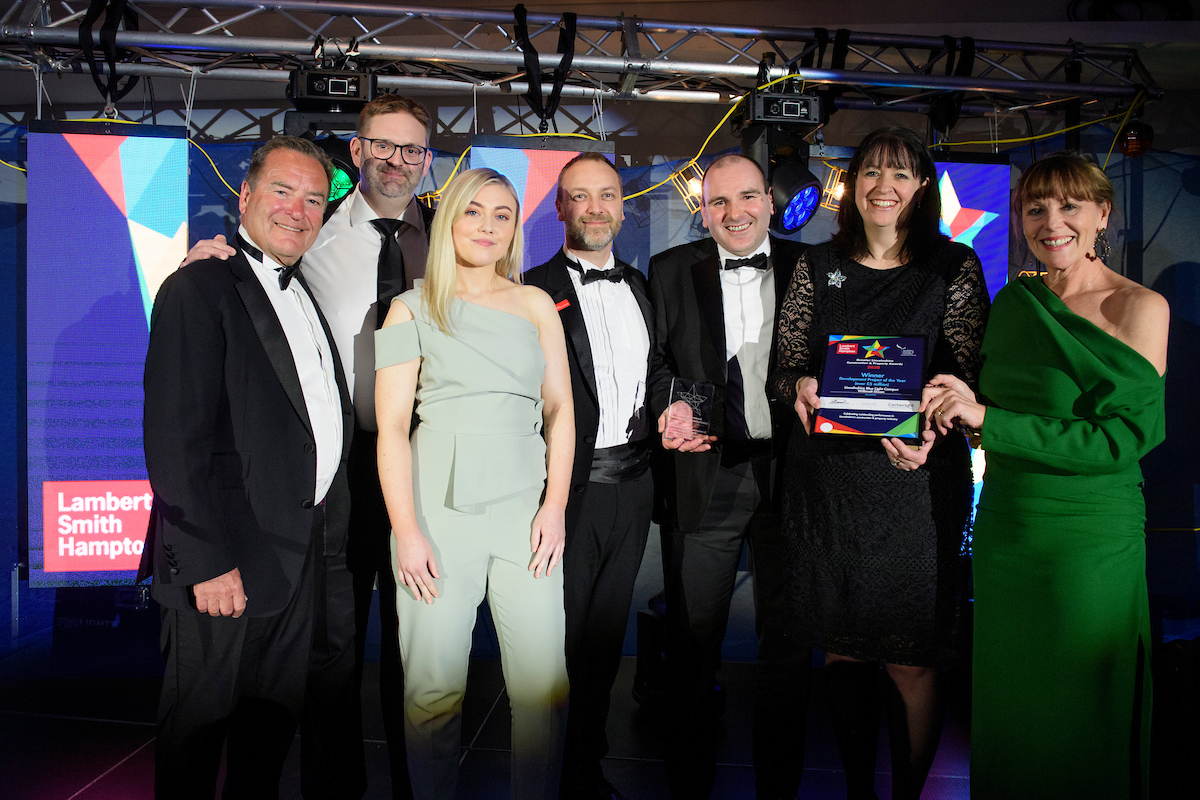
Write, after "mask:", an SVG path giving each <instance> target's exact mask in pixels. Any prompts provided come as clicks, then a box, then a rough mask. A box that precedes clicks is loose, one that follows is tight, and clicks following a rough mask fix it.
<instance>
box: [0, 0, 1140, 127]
mask: <svg viewBox="0 0 1200 800" xmlns="http://www.w3.org/2000/svg"><path fill="white" fill-rule="evenodd" d="M3 2H4V0H0V8H3V5H2V4H3ZM97 4H99V10H107V11H108V12H109V13H110V14H115V15H116V17H114V19H115V18H117V17H120V18H122V22H121V23H120V24H119V25H118V24H117V23H115V22H113V23H112V24H111V25H106V26H105V27H106V28H109V27H111V28H112V30H111V31H109V32H108V35H109V38H108V41H107V44H108V52H111V55H112V62H111V63H112V67H110V66H109V64H108V63H105V59H103V58H95V59H89V58H87V57H86V56H85V53H84V48H82V47H81V46H80V43H81V36H80V24H81V22H83V21H84V19H85V17H87V16H92V17H95V16H96V14H97V10H96V9H97ZM87 5H88V4H87V3H86V2H80V3H75V2H51V1H50V0H16V1H15V2H13V3H12V4H11V5H10V6H8V7H7V10H5V11H2V12H0V69H16V70H30V71H37V72H42V73H50V72H89V71H91V72H95V73H104V74H107V73H109V72H110V70H112V69H115V71H116V73H117V75H118V76H125V77H127V78H131V77H134V76H146V77H160V76H167V77H179V76H181V75H184V76H198V77H199V78H201V79H206V78H211V79H228V80H241V81H260V82H261V81H276V82H279V83H281V84H283V83H287V82H288V81H289V78H290V76H291V73H292V71H293V70H296V69H298V68H301V67H312V66H335V67H341V68H347V67H348V68H352V69H358V70H361V71H365V72H369V73H371V74H372V75H374V76H375V78H376V80H377V83H378V86H379V87H380V89H381V90H392V91H399V92H411V93H417V94H451V93H467V94H470V93H475V94H483V95H487V94H495V95H503V94H511V95H521V94H526V93H528V92H530V90H531V84H532V88H534V89H537V88H538V87H539V85H540V84H545V85H547V86H550V85H552V84H553V85H558V86H559V89H558V90H559V93H560V95H561V96H562V97H563V98H575V99H583V100H593V101H594V100H597V99H599V100H601V101H612V100H634V101H657V102H673V103H709V104H726V105H727V104H729V103H731V102H733V101H736V100H737V99H739V98H741V97H742V96H743V95H745V94H746V93H747V92H748V91H749V90H751V89H752V88H754V87H755V86H756V85H758V82H759V81H760V79H761V76H762V74H764V71H765V74H766V76H767V79H768V80H775V79H778V78H782V77H784V76H787V75H794V77H795V79H796V80H799V81H801V82H802V83H803V85H804V86H805V87H807V88H808V90H809V91H813V90H816V91H822V92H824V93H825V103H826V104H827V105H829V107H830V108H832V109H855V110H898V111H915V112H918V113H924V114H931V115H932V114H937V113H940V112H939V108H940V109H941V112H945V111H946V110H947V109H946V105H947V103H949V104H950V105H951V106H952V108H950V109H949V111H950V116H951V118H955V119H956V118H957V117H958V116H959V115H961V116H964V117H967V116H991V115H998V114H1006V113H1011V112H1020V111H1023V112H1026V113H1032V114H1052V115H1054V116H1059V115H1066V116H1067V117H1068V119H1070V118H1071V117H1073V116H1075V117H1078V115H1079V114H1080V113H1082V115H1083V117H1084V118H1097V117H1101V116H1105V115H1109V114H1111V113H1113V112H1114V111H1115V110H1118V109H1121V108H1128V107H1129V105H1130V103H1132V102H1133V101H1134V100H1135V99H1136V98H1139V97H1142V98H1144V99H1154V98H1158V97H1161V96H1162V94H1163V91H1162V89H1161V88H1160V87H1159V86H1158V85H1157V84H1156V83H1155V82H1154V79H1153V78H1152V77H1151V76H1150V74H1149V73H1148V72H1147V70H1146V69H1145V67H1144V65H1143V64H1142V62H1141V60H1140V58H1139V57H1138V53H1137V51H1136V50H1135V49H1133V48H1128V47H1112V46H1108V47H1092V46H1087V45H1083V44H1080V43H1068V44H1062V45H1053V44H1043V43H1028V42H1000V41H990V40H981V39H971V38H969V37H964V38H953V37H948V36H947V37H942V36H900V35H892V34H873V33H862V32H857V31H849V30H844V29H843V30H836V31H835V30H825V29H821V28H789V27H767V28H757V27H745V26H728V25H696V24H687V23H680V22H667V21H656V20H646V19H639V18H637V17H628V16H617V17H585V16H574V15H571V14H563V15H561V16H556V15H548V14H528V15H524V14H522V15H521V16H523V17H524V22H525V25H526V26H527V27H526V28H525V29H524V30H521V29H520V26H519V25H518V21H517V20H516V19H515V17H514V14H511V13H507V12H498V11H480V10H471V9H453V8H431V7H420V6H400V5H376V4H368V3H351V2H325V1H324V0H321V1H320V2H317V1H316V0H273V2H271V3H269V4H263V3H259V2H254V1H253V0H206V2H202V3H200V4H196V3H195V0H154V2H134V0H127V2H124V3H122V2H121V0H95V2H94V3H93V4H92V10H91V14H90V15H89V8H88V7H87ZM131 20H132V22H131ZM88 27H89V29H90V25H89V26H88ZM571 29H573V36H572V37H570V44H571V45H573V47H569V48H568V49H571V50H573V53H572V55H571V58H570V60H569V68H566V69H564V68H562V67H563V64H564V56H563V55H560V53H562V52H563V44H562V39H564V38H565V36H564V31H569V30H571ZM521 33H525V34H526V35H527V39H526V38H523V37H522V36H521V35H520V34H521ZM104 36H105V32H104V31H103V30H96V31H93V32H92V33H91V38H92V40H93V42H94V45H95V49H96V50H97V52H99V50H100V48H101V46H102V45H103V44H104ZM522 41H528V42H529V43H530V45H531V46H532V49H535V50H536V51H537V55H536V56H533V57H531V56H532V54H530V53H529V52H528V50H529V49H530V48H528V47H527V48H525V51H524V52H523V50H522V47H521V44H520V43H521V42H522ZM556 50H557V51H558V52H556ZM93 65H94V66H93ZM534 65H536V67H540V72H541V75H540V78H539V81H537V82H531V81H530V80H529V77H528V76H529V74H530V72H531V71H532V70H533V69H534ZM556 69H557V71H558V75H557V76H554V75H552V73H553V72H554V71H555V70H556ZM555 77H557V78H559V80H557V81H555ZM112 83H113V81H111V80H110V81H109V84H110V85H111V84H112ZM98 85H99V82H98ZM280 91H281V93H282V91H283V89H282V87H281V90H280ZM935 122H936V121H935ZM951 124H952V123H951Z"/></svg>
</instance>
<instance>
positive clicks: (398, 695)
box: [185, 94, 433, 800]
mask: <svg viewBox="0 0 1200 800" xmlns="http://www.w3.org/2000/svg"><path fill="white" fill-rule="evenodd" d="M431 121H432V120H431V117H430V114H429V110H428V109H426V108H425V106H423V105H422V104H421V103H419V102H418V101H416V100H413V99H411V98H408V97H401V96H399V95H395V94H383V95H379V96H377V97H376V98H375V99H374V100H372V101H371V102H370V103H368V104H367V105H366V106H365V107H364V108H363V110H362V111H361V112H360V113H359V116H358V132H357V135H356V136H355V137H354V138H353V139H351V140H350V155H351V157H352V158H353V160H354V164H355V166H356V167H358V168H359V172H360V179H359V182H358V185H357V186H356V187H355V188H354V190H353V191H352V192H350V193H349V194H348V195H346V197H345V198H343V199H342V200H341V202H340V203H338V204H337V207H336V208H333V207H332V204H331V207H330V208H329V209H327V211H326V217H327V220H326V222H325V225H324V227H323V228H322V229H321V233H320V235H319V236H318V237H317V240H316V243H315V244H314V245H313V247H312V249H311V250H310V251H309V252H308V254H307V255H306V256H305V259H304V263H305V267H304V274H305V279H306V280H307V281H308V283H309V285H310V286H311V288H312V293H313V296H314V297H316V299H317V302H318V304H319V305H320V307H321V310H322V312H324V313H325V315H326V316H327V318H328V320H329V327H330V330H331V331H332V333H333V339H334V342H335V344H336V345H337V348H338V351H339V352H340V353H341V356H342V363H343V368H344V370H345V374H346V378H347V383H348V384H349V388H350V394H351V397H352V399H353V402H354V416H355V426H356V427H355V431H354V443H353V445H352V447H351V450H350V465H349V479H350V493H351V496H352V498H353V504H352V510H351V516H350V541H349V544H348V546H347V561H348V567H349V569H350V573H351V574H352V575H353V577H354V585H353V602H354V607H355V620H356V625H357V631H358V632H357V636H356V641H355V650H354V652H353V653H352V654H350V653H347V654H345V655H346V658H345V659H344V663H332V662H330V663H328V664H327V668H326V669H325V670H323V671H322V672H321V673H320V674H319V675H318V676H316V677H315V678H314V685H313V686H311V687H310V697H309V701H308V707H307V708H306V709H305V714H304V719H303V722H302V733H301V761H300V765H301V791H302V794H303V795H304V797H306V798H308V799H309V800H318V798H328V797H346V798H358V797H362V796H363V794H364V793H365V792H366V788H367V776H366V762H365V760H364V756H363V746H362V719H361V712H360V705H359V696H360V688H361V682H362V674H363V661H364V657H365V648H366V636H367V625H368V622H369V621H370V614H371V601H372V595H373V593H374V590H375V588H376V586H378V589H379V618H380V628H381V631H382V636H381V640H380V647H379V699H380V705H381V707H382V708H381V710H382V712H383V729H384V736H385V737H386V739H387V742H388V759H389V766H390V767H391V777H392V797H393V798H394V800H411V798H412V786H411V784H410V782H409V776H408V762H407V756H406V753H405V747H404V669H403V667H402V665H401V662H400V640H399V638H398V636H397V622H396V580H395V578H394V577H393V575H392V565H391V553H390V550H389V547H388V545H389V542H390V540H391V530H392V526H391V522H390V521H389V520H388V513H387V508H386V507H385V506H384V503H383V492H382V490H381V489H380V488H379V469H378V467H377V465H376V460H375V446H376V440H377V438H378V434H377V427H376V424H375V329H376V328H378V327H379V326H380V325H381V324H382V323H383V318H384V316H386V315H387V310H388V308H389V307H390V304H391V300H392V298H393V297H395V296H396V295H398V294H400V293H401V292H403V291H404V290H405V289H411V288H413V285H414V283H415V282H416V281H419V280H420V279H421V278H423V277H424V275H425V257H426V255H427V253H428V248H429V226H430V224H431V222H432V217H433V211H432V209H430V208H428V207H427V206H425V205H423V204H421V203H420V202H419V201H418V200H417V199H416V197H415V196H414V192H415V191H416V188H417V184H419V183H420V182H421V179H422V178H423V177H424V176H425V174H426V173H427V172H428V171H429V165H430V163H432V160H433V153H432V151H431V150H430V149H429V128H430V124H431ZM233 253H234V250H233V248H231V247H229V246H228V245H227V244H225V239H224V237H223V236H217V237H216V238H215V239H207V240H203V241H200V242H197V243H196V245H195V246H194V247H193V248H192V249H191V251H190V252H189V253H188V256H187V261H193V260H196V259H198V258H205V257H210V256H211V257H215V258H222V259H224V258H228V257H229V256H230V255H232V254H233ZM185 263H186V262H185Z"/></svg>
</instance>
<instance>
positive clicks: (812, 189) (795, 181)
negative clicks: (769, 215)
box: [771, 161, 821, 233]
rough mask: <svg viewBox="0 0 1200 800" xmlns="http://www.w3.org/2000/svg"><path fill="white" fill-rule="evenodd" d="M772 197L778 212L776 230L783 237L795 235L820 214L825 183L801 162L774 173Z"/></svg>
mask: <svg viewBox="0 0 1200 800" xmlns="http://www.w3.org/2000/svg"><path fill="white" fill-rule="evenodd" d="M771 194H772V196H773V197H774V199H775V208H776V211H777V214H776V219H775V221H774V223H773V227H774V228H775V229H776V230H777V231H778V232H779V233H795V232H796V231H798V230H800V229H801V228H802V227H804V224H805V223H806V222H808V221H809V220H810V219H812V215H813V212H814V211H816V210H817V203H818V201H819V200H820V199H821V182H820V181H819V180H817V178H816V176H815V175H813V174H812V173H811V172H809V170H808V167H806V166H804V164H802V163H801V162H800V161H788V162H785V163H783V164H781V165H779V166H778V167H776V168H775V169H774V170H773V171H772V174H771Z"/></svg>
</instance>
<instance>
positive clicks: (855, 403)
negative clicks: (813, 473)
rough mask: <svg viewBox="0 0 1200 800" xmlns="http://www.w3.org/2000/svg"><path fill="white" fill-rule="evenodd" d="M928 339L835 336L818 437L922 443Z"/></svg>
mask: <svg viewBox="0 0 1200 800" xmlns="http://www.w3.org/2000/svg"><path fill="white" fill-rule="evenodd" d="M924 349H925V339H924V338H923V337H920V336H838V335H831V336H830V337H829V342H828V344H827V347H826V351H825V369H824V370H823V372H822V374H821V385H820V389H819V394H820V397H821V407H820V408H819V409H817V413H816V417H815V419H814V420H813V433H830V434H847V435H851V436H889V437H890V436H895V437H897V438H899V439H910V440H913V441H920V439H921V428H922V425H921V415H920V414H919V413H917V409H918V408H919V407H920V405H921V390H922V389H923V388H924V380H923V378H924V375H923V373H924V363H925V362H924V361H923V357H924Z"/></svg>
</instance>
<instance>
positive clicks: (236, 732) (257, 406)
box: [142, 136, 354, 800]
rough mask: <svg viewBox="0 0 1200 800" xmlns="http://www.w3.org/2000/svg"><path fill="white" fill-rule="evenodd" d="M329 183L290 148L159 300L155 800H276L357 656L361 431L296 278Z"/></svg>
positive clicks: (152, 384)
mask: <svg viewBox="0 0 1200 800" xmlns="http://www.w3.org/2000/svg"><path fill="white" fill-rule="evenodd" d="M331 171H332V165H331V164H330V162H329V159H328V158H327V157H326V156H325V155H324V154H323V153H321V151H320V150H318V149H317V148H316V147H315V146H314V145H313V144H312V143H311V142H307V141H305V140H302V139H296V138H293V137H286V136H285V137H278V138H276V139H273V140H271V141H270V142H268V143H267V144H266V145H264V146H263V147H262V148H260V149H259V150H258V151H257V152H256V153H255V154H254V156H253V158H252V159H251V162H250V169H249V172H248V173H247V175H246V180H245V181H244V182H243V183H242V187H241V194H240V198H239V202H238V207H239V210H240V212H241V229H240V231H239V237H238V245H239V246H238V249H237V251H236V252H235V254H234V255H233V256H232V257H231V258H229V259H228V260H227V261H222V260H219V259H211V258H210V259H205V260H202V261H199V262H197V263H194V264H190V265H188V266H186V267H184V268H182V269H180V270H179V271H178V272H176V273H175V274H173V275H171V276H169V277H168V278H167V279H166V281H164V282H163V285H162V288H161V289H160V290H159V293H158V297H157V299H156V301H155V305H154V312H153V315H152V317H151V324H150V345H149V349H148V352H147V355H146V372H145V392H146V399H145V411H144V414H145V416H144V439H145V449H146V468H147V471H148V473H149V476H150V483H151V486H152V487H153V489H154V509H153V515H152V519H151V526H150V531H149V533H148V536H147V547H146V556H145V558H144V559H143V568H142V571H145V572H152V573H153V576H154V583H153V594H154V597H155V599H156V600H158V602H159V603H161V604H162V606H163V609H164V610H163V629H162V649H163V655H164V657H165V659H166V671H165V675H164V678H163V690H162V696H161V699H160V703H159V713H158V738H157V744H156V775H155V791H156V795H157V796H158V797H204V798H208V800H211V798H212V797H213V794H214V792H215V784H216V778H217V770H218V765H219V762H220V758H221V748H222V744H225V746H226V781H225V790H224V791H225V796H226V797H275V796H277V794H278V792H279V779H280V773H281V770H282V768H283V762H284V759H285V758H286V756H287V752H288V749H289V747H290V746H291V742H292V739H293V737H294V735H295V730H296V726H297V724H298V720H299V716H300V711H301V707H302V705H303V702H304V696H305V690H306V683H307V680H308V676H309V672H310V660H311V663H312V664H314V665H315V664H318V663H319V662H320V661H321V659H323V658H332V659H335V660H336V659H338V658H339V657H340V654H342V653H345V652H347V651H350V650H352V648H353V642H354V638H353V637H354V615H353V612H354V609H353V604H352V603H351V604H346V603H344V602H343V603H341V604H340V605H339V603H338V602H337V599H338V598H344V597H346V596H348V595H349V593H350V590H349V586H350V576H349V573H348V572H347V570H346V563H345V562H346V559H345V546H346V532H347V523H348V516H349V489H348V487H347V481H346V464H347V459H348V457H349V451H350V438H351V432H352V431H353V425H354V419H353V412H352V411H351V406H350V396H349V393H348V392H347V388H346V381H345V376H344V375H343V373H342V367H341V363H340V361H339V359H338V354H337V348H336V347H335V346H334V344H333V339H332V336H331V334H330V331H329V327H328V325H327V324H326V322H325V319H324V317H323V316H322V315H321V312H320V310H319V309H318V308H317V305H316V303H315V301H314V300H313V298H312V295H311V294H310V293H309V291H308V288H307V286H306V285H305V283H304V278H303V277H302V276H301V273H300V272H299V271H298V269H299V265H300V257H301V256H302V255H303V254H304V252H305V251H306V250H308V248H309V247H310V246H311V245H312V243H313V242H314V241H315V239H316V237H317V232H318V231H319V230H320V228H321V217H322V212H323V211H324V210H325V205H326V201H327V198H328V196H329V181H330V175H331Z"/></svg>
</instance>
